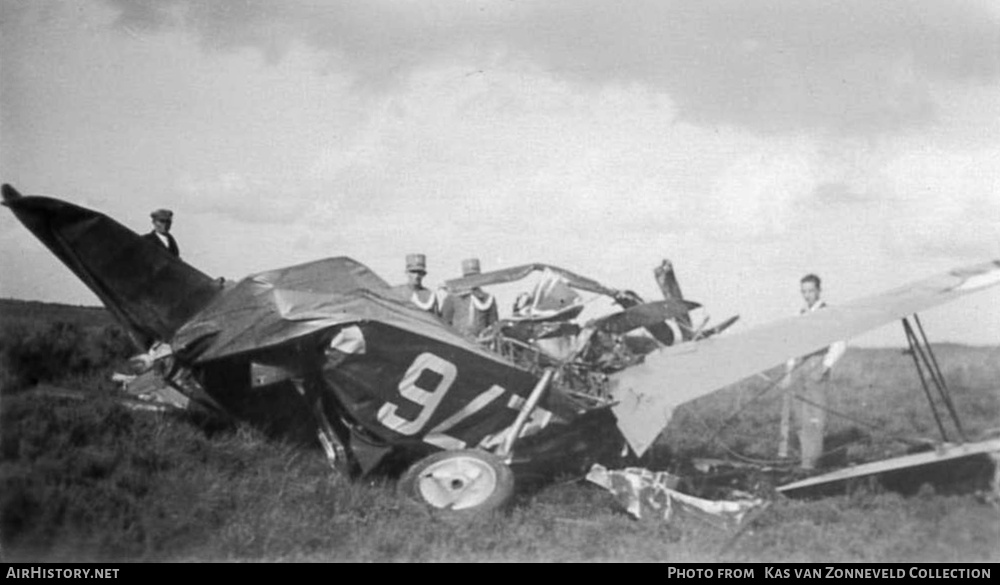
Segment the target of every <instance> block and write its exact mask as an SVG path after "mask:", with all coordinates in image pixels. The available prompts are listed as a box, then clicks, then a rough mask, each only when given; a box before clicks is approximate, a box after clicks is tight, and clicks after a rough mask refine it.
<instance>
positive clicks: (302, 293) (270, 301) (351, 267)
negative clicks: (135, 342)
mask: <svg viewBox="0 0 1000 585" xmlns="http://www.w3.org/2000/svg"><path fill="white" fill-rule="evenodd" d="M366 321H374V322H380V323H383V324H385V325H389V326H392V327H395V328H397V329H400V330H403V331H409V332H411V333H416V334H419V335H422V336H424V337H428V338H431V339H434V340H436V341H439V342H443V343H445V344H448V345H451V346H453V347H457V348H460V349H462V350H465V351H467V352H471V353H474V354H477V355H479V356H480V357H485V358H488V359H489V360H491V361H496V362H502V363H504V364H506V362H503V360H501V359H500V358H499V357H498V356H497V355H495V354H493V353H491V352H488V351H486V350H484V349H482V348H481V347H479V346H478V345H477V344H474V343H471V342H469V341H467V340H466V339H465V338H464V337H462V336H461V335H459V334H458V333H456V332H454V331H452V330H451V329H449V328H448V327H447V326H446V325H444V323H442V322H441V321H440V320H439V319H437V318H436V317H434V316H433V315H431V314H429V313H427V312H426V311H421V310H419V309H417V308H415V307H412V306H410V305H409V304H407V303H405V302H404V301H402V300H399V299H397V297H396V295H395V294H394V293H393V291H392V289H391V287H390V286H389V285H388V284H387V283H386V282H385V281H383V280H382V279H381V278H379V277H378V276H377V275H376V274H375V273H373V272H372V271H371V270H369V269H368V268H367V267H366V266H365V265H363V264H361V263H359V262H357V261H355V260H352V259H351V258H346V257H338V258H327V259H324V260H317V261H315V262H309V263H306V264H300V265H297V266H291V267H288V268H281V269H278V270H272V271H269V272H263V273H260V274H256V275H253V276H249V277H247V278H244V279H243V280H241V281H240V282H239V283H238V284H237V285H236V286H235V287H233V288H232V289H230V290H227V291H226V292H225V293H223V294H222V295H220V296H219V297H218V298H217V299H216V300H215V301H214V302H213V303H212V304H210V305H209V306H207V307H206V308H205V309H204V310H203V311H201V312H200V313H198V314H197V315H195V316H194V317H193V318H192V319H191V320H190V321H189V322H188V323H187V324H186V325H184V327H182V328H181V329H180V330H179V331H178V332H177V335H176V336H175V337H174V339H173V340H172V342H171V345H173V346H174V349H175V350H183V349H184V348H185V347H194V346H195V345H197V342H199V341H200V340H203V339H209V341H208V343H207V344H206V345H205V346H204V347H202V348H199V349H198V351H197V357H195V358H194V359H195V361H197V362H199V363H203V362H208V361H211V360H215V359H219V358H223V357H228V356H234V355H238V354H243V353H248V352H251V351H256V350H259V349H264V348H270V347H274V346H277V345H279V344H282V343H285V342H288V341H291V340H293V339H295V338H298V337H302V336H305V335H310V334H312V333H315V332H317V331H319V330H321V329H326V328H328V327H333V326H337V325H346V324H349V323H358V322H366ZM506 365H509V364H506Z"/></svg>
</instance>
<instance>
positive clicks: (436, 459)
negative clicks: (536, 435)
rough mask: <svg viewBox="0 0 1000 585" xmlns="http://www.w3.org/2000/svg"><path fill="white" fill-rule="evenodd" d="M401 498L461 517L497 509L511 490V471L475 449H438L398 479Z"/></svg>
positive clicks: (443, 514)
mask: <svg viewBox="0 0 1000 585" xmlns="http://www.w3.org/2000/svg"><path fill="white" fill-rule="evenodd" d="M399 492H400V494H401V495H402V496H403V498H404V499H406V500H409V501H411V502H416V503H419V504H420V505H422V506H424V507H425V508H429V509H430V510H431V511H432V512H434V513H436V514H437V515H439V516H443V517H446V518H454V519H465V518H472V517H475V516H480V515H483V514H487V513H489V512H493V511H495V510H499V509H501V508H503V506H504V505H505V504H507V503H508V502H509V501H510V498H511V496H512V495H513V494H514V474H513V472H511V470H510V467H508V466H507V465H506V464H505V463H504V462H503V461H501V460H500V458H499V457H497V456H496V455H493V454H492V453H487V452H485V451H480V450H478V449H462V450H456V451H441V452H439V453H435V454H433V455H430V456H428V457H425V458H423V459H421V460H420V461H417V462H416V463H414V464H413V465H412V466H411V467H410V468H409V469H407V470H406V473H404V474H403V476H402V477H401V478H400V480H399Z"/></svg>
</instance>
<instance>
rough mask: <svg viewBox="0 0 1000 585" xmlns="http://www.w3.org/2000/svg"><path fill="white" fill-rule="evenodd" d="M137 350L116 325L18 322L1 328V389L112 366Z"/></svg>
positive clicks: (9, 390)
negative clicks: (86, 325) (92, 325)
mask: <svg viewBox="0 0 1000 585" xmlns="http://www.w3.org/2000/svg"><path fill="white" fill-rule="evenodd" d="M134 353H135V348H134V347H133V346H132V344H131V342H130V341H129V338H128V336H127V335H125V333H124V332H123V331H122V330H121V328H119V327H117V326H114V325H105V326H101V327H89V328H83V327H80V326H78V325H75V324H73V323H67V322H64V321H57V322H54V323H47V324H40V325H37V326H27V325H25V324H22V323H15V324H13V325H11V326H9V327H6V328H4V329H3V330H0V372H2V373H0V392H2V393H4V394H8V393H12V392H17V391H18V390H22V389H24V388H28V387H30V386H34V385H35V384H38V383H40V382H52V381H55V380H59V379H62V378H65V377H67V376H73V375H79V374H84V373H89V372H93V371H95V370H103V369H106V368H110V367H112V366H114V365H116V364H117V363H118V362H120V361H121V360H123V359H126V358H128V357H129V356H130V355H132V354H134Z"/></svg>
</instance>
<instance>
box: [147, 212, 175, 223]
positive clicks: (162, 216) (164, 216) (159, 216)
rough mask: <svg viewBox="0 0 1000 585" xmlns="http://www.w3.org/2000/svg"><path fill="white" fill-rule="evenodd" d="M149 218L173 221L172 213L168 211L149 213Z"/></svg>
mask: <svg viewBox="0 0 1000 585" xmlns="http://www.w3.org/2000/svg"><path fill="white" fill-rule="evenodd" d="M149 217H152V218H153V219H162V220H165V221H172V220H173V219H174V212H173V211H170V210H169V209H157V210H156V211H154V212H153V213H150V214H149Z"/></svg>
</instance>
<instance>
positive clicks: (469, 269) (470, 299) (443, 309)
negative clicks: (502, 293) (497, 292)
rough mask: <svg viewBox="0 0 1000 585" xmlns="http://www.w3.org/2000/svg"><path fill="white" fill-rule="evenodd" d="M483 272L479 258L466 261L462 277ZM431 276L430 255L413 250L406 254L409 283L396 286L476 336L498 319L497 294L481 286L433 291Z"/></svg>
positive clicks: (455, 326) (468, 333) (458, 328)
mask: <svg viewBox="0 0 1000 585" xmlns="http://www.w3.org/2000/svg"><path fill="white" fill-rule="evenodd" d="M476 274H480V266H479V259H478V258H469V259H467V260H463V261H462V277H463V278H464V277H468V276H474V275H476ZM425 276H427V257H426V256H425V255H424V254H410V255H408V256H407V257H406V277H407V283H406V284H404V285H401V286H398V287H396V290H397V291H398V292H400V293H401V294H402V295H403V296H404V297H405V298H408V299H409V300H410V302H412V303H413V304H414V305H416V306H417V307H419V308H420V309H423V310H425V311H427V312H428V313H431V314H433V315H435V316H437V317H440V318H441V320H442V321H444V322H445V323H447V324H448V325H451V327H452V328H454V329H456V330H457V331H458V332H459V333H462V334H463V335H466V336H469V337H472V338H475V337H477V336H478V335H479V333H480V332H482V331H483V330H484V329H487V328H488V327H490V326H491V325H493V324H494V323H496V322H497V320H498V319H499V312H498V310H497V300H496V297H494V296H493V295H491V294H490V293H488V292H486V291H484V290H483V289H481V288H479V287H473V288H471V289H469V290H463V291H448V290H446V289H443V288H442V289H438V290H436V291H433V290H431V289H429V288H427V287H425V286H424V277H425Z"/></svg>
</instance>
